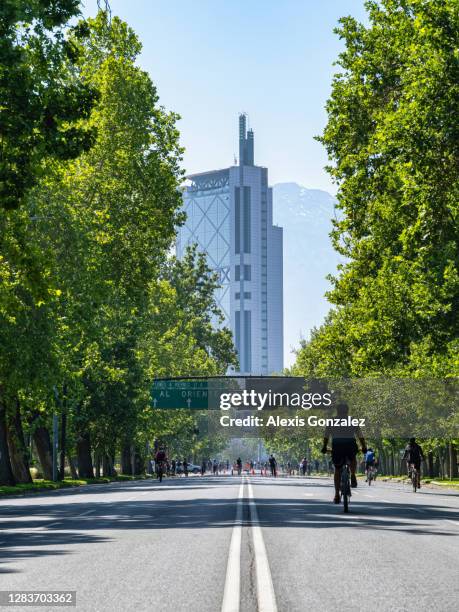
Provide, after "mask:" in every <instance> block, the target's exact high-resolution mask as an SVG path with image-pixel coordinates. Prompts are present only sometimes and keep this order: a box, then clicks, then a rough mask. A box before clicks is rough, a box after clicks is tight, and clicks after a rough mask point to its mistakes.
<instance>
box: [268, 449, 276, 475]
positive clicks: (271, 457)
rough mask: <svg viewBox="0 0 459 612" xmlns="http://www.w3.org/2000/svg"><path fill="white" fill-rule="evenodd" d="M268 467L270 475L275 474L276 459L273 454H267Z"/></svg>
mask: <svg viewBox="0 0 459 612" xmlns="http://www.w3.org/2000/svg"><path fill="white" fill-rule="evenodd" d="M269 467H270V469H271V476H274V477H276V476H277V461H276V458H275V457H274V455H273V454H271V455H269Z"/></svg>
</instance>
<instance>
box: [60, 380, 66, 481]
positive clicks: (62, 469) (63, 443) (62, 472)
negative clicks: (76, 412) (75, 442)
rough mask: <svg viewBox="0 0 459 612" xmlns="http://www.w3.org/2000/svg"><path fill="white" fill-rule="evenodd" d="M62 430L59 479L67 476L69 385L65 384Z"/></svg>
mask: <svg viewBox="0 0 459 612" xmlns="http://www.w3.org/2000/svg"><path fill="white" fill-rule="evenodd" d="M63 396H64V397H63V399H62V414H61V431H60V434H61V435H60V438H61V439H60V454H59V480H64V477H65V446H66V444H67V385H64V389H63Z"/></svg>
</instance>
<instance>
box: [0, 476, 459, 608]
mask: <svg viewBox="0 0 459 612" xmlns="http://www.w3.org/2000/svg"><path fill="white" fill-rule="evenodd" d="M332 495H333V491H332V484H331V480H329V479H318V478H305V479H304V478H298V477H290V478H286V477H283V478H282V477H280V478H277V479H273V478H267V477H260V476H255V477H253V476H252V477H230V476H227V477H225V476H222V477H212V476H205V477H204V478H201V477H199V476H196V477H190V478H188V479H186V478H175V479H166V480H165V481H164V482H163V483H162V484H161V485H160V484H159V483H157V482H156V481H150V480H148V481H137V482H128V483H112V484H109V485H92V486H89V487H85V488H84V489H73V490H68V489H67V490H61V491H58V492H54V493H46V494H41V495H34V496H30V497H25V498H14V499H8V498H3V499H1V500H0V530H1V531H0V589H1V590H10V591H21V590H28V591H46V590H52V591H56V590H61V591H62V590H76V591H77V608H76V609H77V610H82V611H85V612H86V611H92V610H101V611H105V610H110V611H118V610H120V611H123V612H126V611H130V610H133V611H134V610H135V611H143V610H145V611H147V610H148V611H150V610H161V612H182V611H183V612H194V611H196V612H220V611H222V612H237V611H238V610H239V611H240V612H254V611H257V610H260V611H263V612H274V611H275V610H278V611H279V612H283V611H301V612H303V611H304V610H313V611H318V612H322V611H324V612H328V611H333V612H334V611H335V610H338V611H347V610H352V611H360V610H371V611H374V610H384V611H390V612H393V611H411V610H413V611H414V610H415V611H416V612H420V611H424V610H425V611H429V612H430V611H431V610H437V611H438V612H447V611H449V610H454V611H457V610H458V609H459V580H458V577H459V495H458V494H457V492H454V491H451V490H445V491H443V490H441V491H438V490H433V489H427V488H423V489H422V490H421V491H420V492H419V493H416V494H414V493H412V492H411V491H410V488H409V487H408V486H404V485H401V484H384V483H380V482H378V481H377V482H376V484H375V485H374V486H371V487H368V486H367V485H365V484H364V483H363V482H359V487H358V489H357V490H356V491H355V494H353V496H352V499H351V509H350V513H349V514H348V515H345V514H343V511H342V506H335V505H333V504H332V503H331V499H332ZM5 609H6V608H5ZM14 609H15V610H31V609H40V610H46V609H53V608H48V607H46V606H44V607H40V608H31V607H27V608H26V607H15V608H14ZM54 609H62V608H54ZM69 609H71V608H69Z"/></svg>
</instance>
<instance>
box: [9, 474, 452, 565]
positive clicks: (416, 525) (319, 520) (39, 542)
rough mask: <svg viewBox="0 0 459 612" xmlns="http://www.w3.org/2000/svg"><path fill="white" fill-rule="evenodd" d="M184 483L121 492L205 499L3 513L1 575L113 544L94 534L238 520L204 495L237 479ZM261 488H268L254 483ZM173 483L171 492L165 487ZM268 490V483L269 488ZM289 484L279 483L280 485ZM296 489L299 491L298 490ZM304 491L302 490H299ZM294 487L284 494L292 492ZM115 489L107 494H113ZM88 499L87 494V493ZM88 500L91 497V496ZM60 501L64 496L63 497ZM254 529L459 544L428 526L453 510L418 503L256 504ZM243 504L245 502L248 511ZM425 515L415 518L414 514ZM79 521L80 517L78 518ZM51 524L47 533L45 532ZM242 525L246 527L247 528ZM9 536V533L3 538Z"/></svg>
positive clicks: (13, 508) (230, 505) (231, 504)
mask: <svg viewBox="0 0 459 612" xmlns="http://www.w3.org/2000/svg"><path fill="white" fill-rule="evenodd" d="M193 480H195V479H189V480H188V481H185V479H182V485H183V486H182V487H177V484H178V483H177V481H174V480H172V479H171V480H169V481H164V483H162V485H160V486H159V483H158V486H157V485H156V484H155V485H154V486H152V483H151V482H148V483H144V482H143V481H142V483H141V484H139V483H137V484H138V486H136V487H129V488H128V487H126V486H125V487H123V491H124V492H129V493H142V492H144V491H152V492H153V491H156V490H158V489H159V488H161V489H162V491H163V493H166V494H167V492H168V491H175V490H177V489H181V490H182V491H183V492H186V491H187V490H188V489H190V490H191V489H201V490H202V493H203V495H201V496H200V497H198V498H190V499H174V498H169V499H154V498H153V499H146V498H144V497H140V498H138V499H132V500H113V501H110V500H109V499H108V500H107V499H106V500H104V501H103V502H102V501H98V500H91V501H84V499H82V501H81V503H80V502H79V501H75V502H73V501H72V503H67V501H64V500H62V496H55V497H56V498H57V499H55V500H54V503H52V504H43V503H41V504H40V503H37V504H35V503H30V502H31V500H30V499H28V500H27V501H28V502H29V503H27V505H18V504H16V505H14V504H11V505H8V504H5V505H0V516H1V517H2V520H1V521H0V528H1V529H2V530H3V533H2V535H1V541H0V559H1V562H0V563H1V565H0V573H8V572H14V571H18V570H15V569H13V568H11V569H8V567H7V566H6V564H7V563H11V562H14V561H15V560H18V559H26V558H29V557H40V556H50V555H65V554H71V552H72V548H71V547H72V546H73V545H78V544H82V543H84V544H87V543H103V542H109V541H110V540H111V538H110V537H107V536H106V535H105V536H101V535H98V533H97V532H98V531H107V530H109V531H117V530H143V531H149V530H151V531H152V537H154V536H153V532H154V531H155V530H167V529H196V530H199V529H220V528H230V527H232V526H233V524H234V519H235V501H236V499H235V497H234V498H231V499H230V500H228V499H221V498H218V497H215V498H212V496H211V495H210V491H209V493H208V494H207V495H206V494H205V491H206V490H210V489H213V487H212V486H209V485H211V484H212V482H213V481H215V484H216V486H217V485H218V487H222V485H225V484H228V485H229V484H232V485H237V484H238V483H239V482H240V480H239V479H236V478H235V479H230V478H228V480H222V479H213V478H210V477H209V478H206V479H204V480H199V481H198V482H196V481H194V482H193ZM254 482H256V484H258V485H263V484H268V483H267V482H265V481H263V480H262V479H259V480H258V481H254ZM169 483H170V484H169ZM269 484H272V481H271V483H269ZM278 484H279V485H282V484H287V483H282V482H278V481H276V489H277V485H278ZM295 484H296V483H295ZM299 484H301V485H302V486H303V488H304V489H306V490H307V488H308V487H305V483H299ZM292 485H293V483H291V484H290V485H289V486H292ZM311 486H314V487H318V486H320V487H322V486H327V488H329V489H330V494H331V488H330V483H323V484H322V483H320V484H316V483H314V484H313V485H311ZM116 490H117V488H116V487H114V488H111V489H110V490H108V489H105V493H106V494H107V493H112V492H115V491H116ZM87 492H89V491H88V490H87ZM90 492H91V493H93V491H90ZM101 492H102V491H101ZM64 497H65V496H64ZM255 501H256V506H257V510H258V517H259V524H260V525H261V526H262V527H276V528H287V529H288V528H295V529H298V528H304V529H311V528H312V529H317V528H319V529H330V528H331V529H333V528H343V527H344V528H352V529H357V530H362V529H365V530H366V529H371V530H376V531H378V530H380V531H398V532H403V533H408V534H412V535H416V536H422V535H432V534H433V533H434V534H435V535H436V536H458V535H459V531H458V530H457V528H454V527H451V528H448V527H447V526H446V524H445V525H441V526H440V525H438V524H437V525H433V523H434V522H435V521H439V520H445V519H448V520H451V519H457V518H458V515H457V514H454V513H453V512H452V511H451V507H447V506H440V505H431V504H425V503H423V504H422V506H419V507H418V512H416V511H413V508H416V502H415V500H413V501H412V502H406V503H405V502H398V501H394V502H390V503H387V502H382V501H378V500H369V501H365V502H364V501H361V500H359V499H358V498H356V497H354V498H353V499H352V500H351V512H350V513H349V514H348V515H344V514H343V511H342V506H335V505H333V504H332V503H331V502H329V501H327V500H321V499H311V498H308V499H298V498H295V497H293V498H290V499H289V498H284V497H281V496H276V497H274V498H273V497H267V498H263V497H257V496H256V500H255ZM247 502H248V500H247V499H244V504H245V505H247ZM420 509H421V510H422V512H421V513H420V512H419V510H420ZM83 514H84V515H83ZM47 523H48V524H50V526H49V527H47V526H46V524H47ZM246 524H249V522H248V521H247V520H246ZM5 530H7V531H5Z"/></svg>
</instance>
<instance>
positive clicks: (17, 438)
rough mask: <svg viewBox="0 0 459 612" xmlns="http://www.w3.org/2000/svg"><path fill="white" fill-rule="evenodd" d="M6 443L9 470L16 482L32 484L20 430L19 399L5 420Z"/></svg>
mask: <svg viewBox="0 0 459 612" xmlns="http://www.w3.org/2000/svg"><path fill="white" fill-rule="evenodd" d="M7 423H8V429H7V441H8V448H9V451H10V461H11V468H12V470H13V474H14V478H15V480H16V482H20V483H29V482H32V477H31V475H30V467H29V453H28V449H27V446H26V443H25V439H24V431H23V429H22V420H21V409H20V404H19V399H17V398H16V407H15V410H14V413H13V415H12V416H11V417H10V418H7Z"/></svg>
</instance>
